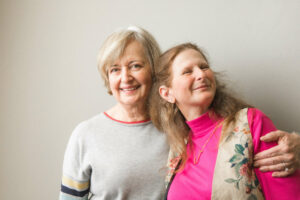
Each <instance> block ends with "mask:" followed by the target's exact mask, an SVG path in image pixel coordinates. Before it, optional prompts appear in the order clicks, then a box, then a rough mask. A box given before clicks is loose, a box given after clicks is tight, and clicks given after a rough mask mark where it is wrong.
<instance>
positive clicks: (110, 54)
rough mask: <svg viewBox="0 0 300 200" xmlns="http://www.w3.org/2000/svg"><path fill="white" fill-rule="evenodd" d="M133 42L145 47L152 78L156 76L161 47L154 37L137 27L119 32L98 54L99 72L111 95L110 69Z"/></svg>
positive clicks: (112, 35) (107, 40)
mask: <svg viewBox="0 0 300 200" xmlns="http://www.w3.org/2000/svg"><path fill="white" fill-rule="evenodd" d="M132 41H138V42H139V43H140V44H141V45H142V46H143V48H144V53H145V55H146V58H147V59H148V62H149V64H150V66H151V76H152V77H153V75H154V66H155V65H156V64H157V61H158V58H159V56H160V54H161V51H160V48H159V45H158V43H157V42H156V40H155V39H154V37H153V36H152V35H151V34H150V33H149V32H148V31H146V30H145V29H143V28H140V27H137V26H130V27H128V28H126V29H121V30H118V31H116V32H114V33H112V34H111V35H110V36H108V38H107V39H106V40H105V41H104V43H103V45H102V47H101V48H100V51H99V54H98V70H99V72H100V74H101V76H102V78H103V80H104V84H105V86H106V88H107V90H108V93H109V94H112V93H111V89H110V87H109V81H108V69H109V67H110V66H111V65H113V63H114V62H115V61H116V60H117V59H119V58H120V57H121V56H122V55H123V53H124V51H125V49H126V47H127V45H128V44H129V43H130V42H132Z"/></svg>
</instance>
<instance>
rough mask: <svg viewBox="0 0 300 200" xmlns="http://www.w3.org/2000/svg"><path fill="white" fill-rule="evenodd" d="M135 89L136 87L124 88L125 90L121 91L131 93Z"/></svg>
mask: <svg viewBox="0 0 300 200" xmlns="http://www.w3.org/2000/svg"><path fill="white" fill-rule="evenodd" d="M136 88H137V87H134V88H126V89H125V88H123V89H122V90H123V91H132V90H135V89H136Z"/></svg>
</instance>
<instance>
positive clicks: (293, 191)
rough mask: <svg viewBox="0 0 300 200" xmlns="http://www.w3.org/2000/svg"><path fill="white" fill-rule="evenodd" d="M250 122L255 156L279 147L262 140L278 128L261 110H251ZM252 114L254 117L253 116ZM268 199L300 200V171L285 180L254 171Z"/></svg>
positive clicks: (267, 173)
mask: <svg viewBox="0 0 300 200" xmlns="http://www.w3.org/2000/svg"><path fill="white" fill-rule="evenodd" d="M249 113H250V117H249V115H248V121H249V124H250V130H251V134H252V139H253V147H254V154H258V153H259V152H262V151H264V150H268V149H271V148H273V147H275V146H276V145H277V143H276V142H263V141H261V140H260V138H261V137H262V136H264V135H266V134H267V133H269V132H271V131H275V130H276V127H275V126H274V124H273V123H272V121H271V120H270V119H269V118H268V117H267V116H266V115H265V114H264V113H262V112H261V111H260V110H257V109H249V111H248V114H249ZM251 113H252V116H251ZM254 171H255V174H256V176H257V178H258V180H259V183H260V185H261V188H262V190H263V193H264V196H265V198H266V199H272V200H276V199H280V200H284V199H287V200H288V199H300V190H299V185H300V170H297V171H296V172H295V173H294V174H292V175H290V176H288V177H285V178H276V177H273V176H272V172H262V171H260V170H259V169H258V168H255V169H254Z"/></svg>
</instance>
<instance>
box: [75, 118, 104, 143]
mask: <svg viewBox="0 0 300 200" xmlns="http://www.w3.org/2000/svg"><path fill="white" fill-rule="evenodd" d="M103 124H107V122H106V120H105V117H104V116H103V113H100V114H98V115H95V116H93V117H91V118H89V119H87V120H85V121H82V122H80V123H79V124H78V125H77V126H76V127H75V129H74V130H73V132H72V135H71V140H78V139H83V138H84V137H86V136H87V135H88V134H89V133H91V132H93V131H94V130H95V129H97V128H98V127H101V126H102V125H103Z"/></svg>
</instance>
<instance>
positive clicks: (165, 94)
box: [159, 85, 175, 103]
mask: <svg viewBox="0 0 300 200" xmlns="http://www.w3.org/2000/svg"><path fill="white" fill-rule="evenodd" d="M159 94H160V96H161V97H162V98H163V99H164V100H166V101H167V102H169V103H175V97H174V96H173V95H172V91H171V89H170V88H168V87H167V86H165V85H162V86H160V87H159Z"/></svg>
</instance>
